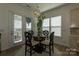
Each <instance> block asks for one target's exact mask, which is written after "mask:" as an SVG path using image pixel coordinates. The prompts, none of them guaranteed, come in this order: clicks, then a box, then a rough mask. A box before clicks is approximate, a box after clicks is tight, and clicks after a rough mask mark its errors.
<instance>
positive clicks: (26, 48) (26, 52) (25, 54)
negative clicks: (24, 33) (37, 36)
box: [25, 46, 27, 56]
mask: <svg viewBox="0 0 79 59" xmlns="http://www.w3.org/2000/svg"><path fill="white" fill-rule="evenodd" d="M26 54H27V46H25V56H26Z"/></svg>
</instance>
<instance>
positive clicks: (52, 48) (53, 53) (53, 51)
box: [52, 45, 54, 54]
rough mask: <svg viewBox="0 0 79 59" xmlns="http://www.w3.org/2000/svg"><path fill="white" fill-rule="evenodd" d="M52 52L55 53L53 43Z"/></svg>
mask: <svg viewBox="0 0 79 59" xmlns="http://www.w3.org/2000/svg"><path fill="white" fill-rule="evenodd" d="M52 52H53V54H54V47H53V45H52Z"/></svg>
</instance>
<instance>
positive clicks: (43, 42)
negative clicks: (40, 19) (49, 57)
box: [42, 40, 50, 45]
mask: <svg viewBox="0 0 79 59" xmlns="http://www.w3.org/2000/svg"><path fill="white" fill-rule="evenodd" d="M49 42H50V40H44V41H42V44H45V45H49Z"/></svg>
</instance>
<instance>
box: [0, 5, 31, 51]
mask: <svg viewBox="0 0 79 59" xmlns="http://www.w3.org/2000/svg"><path fill="white" fill-rule="evenodd" d="M13 14H18V15H21V16H23V32H24V31H25V18H24V17H26V16H32V15H31V10H29V9H28V8H25V7H23V6H20V5H19V4H0V32H2V38H1V50H5V49H8V48H11V47H13V46H15V45H16V44H13V41H12V39H11V31H12V26H11V25H12V23H11V21H12V20H13V18H12V17H13ZM23 39H24V38H23Z"/></svg>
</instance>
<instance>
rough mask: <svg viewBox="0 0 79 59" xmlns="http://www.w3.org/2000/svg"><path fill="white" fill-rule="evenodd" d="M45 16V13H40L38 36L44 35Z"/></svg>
mask: <svg viewBox="0 0 79 59" xmlns="http://www.w3.org/2000/svg"><path fill="white" fill-rule="evenodd" d="M44 18H45V15H44V14H40V15H39V16H38V17H37V19H38V22H37V30H38V36H39V37H40V36H42V22H43V20H44Z"/></svg>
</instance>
